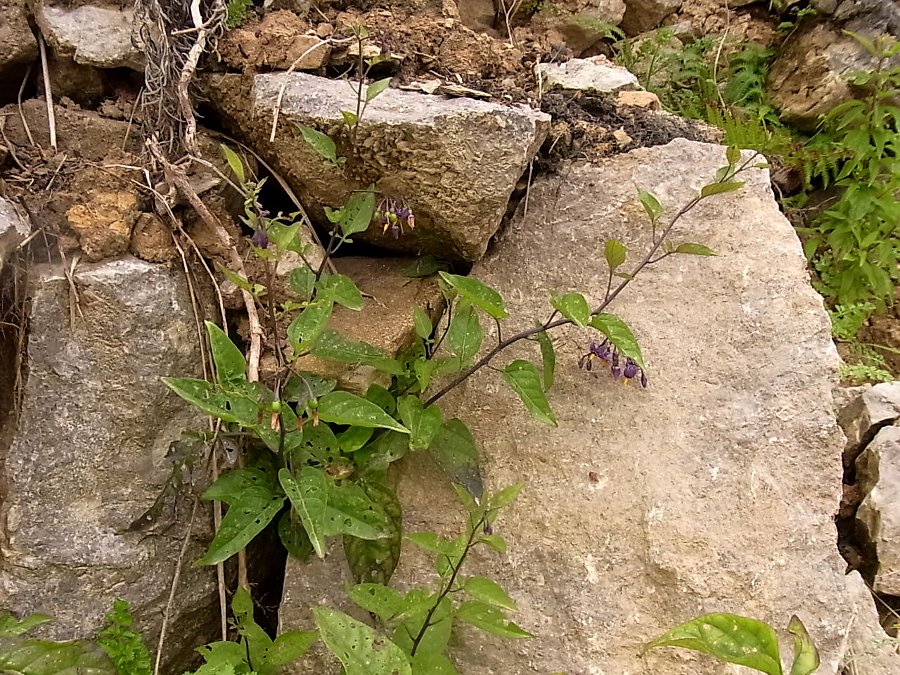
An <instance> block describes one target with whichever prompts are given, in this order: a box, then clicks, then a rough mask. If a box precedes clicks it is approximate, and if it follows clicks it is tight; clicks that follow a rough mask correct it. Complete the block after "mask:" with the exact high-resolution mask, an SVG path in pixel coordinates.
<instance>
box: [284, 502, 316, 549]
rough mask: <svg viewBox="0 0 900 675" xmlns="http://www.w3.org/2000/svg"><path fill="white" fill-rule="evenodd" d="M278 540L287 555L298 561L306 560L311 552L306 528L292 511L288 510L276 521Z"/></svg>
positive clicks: (310, 543) (311, 547)
mask: <svg viewBox="0 0 900 675" xmlns="http://www.w3.org/2000/svg"><path fill="white" fill-rule="evenodd" d="M278 539H279V540H280V541H281V545H282V546H284V548H285V550H286V551H287V552H288V554H289V555H291V556H292V557H294V558H297V559H298V560H306V559H307V558H309V554H310V553H312V552H313V545H312V542H311V541H310V540H309V535H308V534H307V533H306V528H304V527H303V523H302V522H301V521H300V516H299V515H298V514H297V512H296V511H295V510H294V509H288V510H287V511H285V512H284V513H282V514H281V518H279V519H278Z"/></svg>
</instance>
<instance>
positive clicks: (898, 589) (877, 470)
mask: <svg viewBox="0 0 900 675" xmlns="http://www.w3.org/2000/svg"><path fill="white" fill-rule="evenodd" d="M856 476H857V481H858V483H859V487H860V490H861V493H862V494H863V495H865V497H864V498H863V501H862V503H861V504H860V505H859V510H858V511H857V512H856V517H857V519H858V520H859V522H860V523H862V525H863V527H864V528H865V531H866V533H867V534H868V538H869V540H870V541H871V542H872V544H873V545H874V548H875V551H876V556H877V558H878V569H877V571H876V572H875V583H874V589H875V591H877V592H879V593H887V594H889V595H900V426H891V427H885V428H884V429H882V430H881V431H879V432H878V433H877V434H876V436H875V438H874V439H873V440H872V442H871V443H869V444H868V445H867V446H866V449H865V450H864V451H863V453H862V454H861V455H860V456H859V458H858V459H857V460H856Z"/></svg>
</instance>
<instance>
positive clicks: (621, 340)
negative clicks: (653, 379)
mask: <svg viewBox="0 0 900 675" xmlns="http://www.w3.org/2000/svg"><path fill="white" fill-rule="evenodd" d="M591 326H593V327H594V328H596V329H597V330H599V331H600V332H601V333H603V334H604V335H605V336H606V337H608V338H609V341H610V342H612V343H613V345H614V346H615V347H616V348H617V349H618V350H619V351H620V352H622V353H623V354H625V356H630V357H631V358H632V359H633V360H634V362H635V363H636V364H638V365H639V366H640V367H641V368H643V367H644V357H643V355H642V354H641V348H640V346H639V345H638V343H637V339H636V338H635V337H634V333H632V332H631V329H630V328H629V327H628V324H626V323H625V322H624V321H622V319H620V318H619V317H617V316H615V315H614V314H605V313H604V314H597V315H596V316H595V317H594V318H593V319H591Z"/></svg>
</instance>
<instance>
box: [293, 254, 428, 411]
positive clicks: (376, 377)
mask: <svg viewBox="0 0 900 675" xmlns="http://www.w3.org/2000/svg"><path fill="white" fill-rule="evenodd" d="M334 263H335V267H336V268H337V271H338V272H339V273H340V274H346V275H347V276H348V277H350V278H351V279H353V280H354V281H355V282H356V285H357V286H358V287H359V290H360V291H362V292H363V293H364V294H366V295H367V296H372V297H365V298H364V301H365V305H364V307H363V309H362V311H361V312H354V311H352V310H349V309H346V308H343V307H336V308H335V310H334V314H333V315H332V317H331V321H329V323H328V327H329V328H330V329H332V330H335V331H337V332H339V333H340V334H341V335H344V336H345V337H347V338H349V339H351V340H363V341H365V342H368V343H370V344H373V345H375V346H376V347H378V348H379V349H381V350H383V351H384V352H385V353H386V354H390V355H391V356H396V355H397V354H398V353H399V352H400V351H402V350H403V349H405V348H406V347H409V346H410V345H411V344H412V341H413V338H414V337H415V329H414V327H413V320H412V316H413V310H414V309H415V308H416V307H421V308H422V309H424V310H425V311H426V312H428V314H429V315H431V316H432V318H433V319H437V317H438V316H439V315H440V313H441V311H442V309H443V306H444V302H443V296H442V295H441V292H440V289H439V288H438V285H437V282H436V281H435V280H434V279H431V278H421V279H411V278H410V277H407V276H404V275H403V270H404V269H406V268H407V267H409V265H410V264H412V263H413V259H411V258H355V257H350V258H337V259H335V260H334ZM298 367H299V368H300V369H304V370H310V371H314V372H319V373H322V374H323V375H326V376H328V377H334V378H336V379H337V380H338V382H339V386H340V387H341V388H343V389H348V390H350V391H355V392H357V393H359V394H364V393H365V392H366V390H367V389H368V388H369V385H370V384H373V383H378V384H381V385H382V386H387V385H389V384H390V377H389V376H386V375H384V374H383V373H379V372H377V371H376V370H374V369H373V368H371V367H370V366H351V365H347V364H345V363H337V362H333V361H326V360H324V359H320V358H317V357H312V356H307V357H303V358H301V359H300V360H299V361H298Z"/></svg>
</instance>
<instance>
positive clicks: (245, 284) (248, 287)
mask: <svg viewBox="0 0 900 675" xmlns="http://www.w3.org/2000/svg"><path fill="white" fill-rule="evenodd" d="M215 265H216V269H217V270H218V271H219V272H221V273H222V276H223V277H225V278H226V279H228V281H230V282H231V283H233V284H234V285H235V286H237V287H238V288H240V289H243V290H245V291H247V292H248V293H250V294H251V295H260V294H261V293H262V292H263V291H265V290H266V287H265V286H263V285H262V284H254V283H251V282H250V281H249V280H248V279H245V278H244V277H242V276H241V275H240V274H236V273H235V272H232V271H231V270H230V269H228V268H227V267H225V265H222V264H221V263H219V262H216V263H215Z"/></svg>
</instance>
